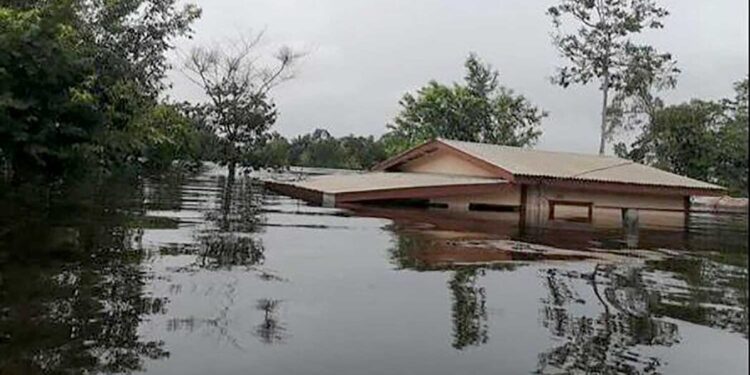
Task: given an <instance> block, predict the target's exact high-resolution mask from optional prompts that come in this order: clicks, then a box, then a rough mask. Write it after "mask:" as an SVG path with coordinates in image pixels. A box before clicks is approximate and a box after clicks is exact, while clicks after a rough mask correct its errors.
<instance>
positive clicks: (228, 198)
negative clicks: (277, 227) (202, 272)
mask: <svg viewBox="0 0 750 375" xmlns="http://www.w3.org/2000/svg"><path fill="white" fill-rule="evenodd" d="M218 184H219V186H220V187H221V195H220V202H219V204H217V209H215V210H209V211H208V212H207V213H206V219H207V220H208V221H209V222H212V223H213V224H214V225H215V228H212V229H208V230H205V231H201V232H199V233H198V235H197V237H198V243H199V246H200V249H199V257H198V261H197V264H198V266H199V267H202V268H207V269H218V268H227V267H233V266H245V267H252V266H255V265H260V264H262V263H263V260H264V259H265V255H264V253H265V248H264V247H263V243H262V242H261V241H260V239H258V238H257V237H256V236H255V235H257V234H258V233H259V232H260V231H261V229H262V224H263V222H264V218H263V216H262V204H263V194H262V193H261V191H260V190H261V187H260V185H259V183H258V182H255V181H253V180H251V179H248V178H240V179H239V180H235V178H234V177H231V176H230V177H228V178H224V177H222V178H220V179H219V181H218Z"/></svg>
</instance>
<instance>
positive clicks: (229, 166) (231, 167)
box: [227, 160, 237, 182]
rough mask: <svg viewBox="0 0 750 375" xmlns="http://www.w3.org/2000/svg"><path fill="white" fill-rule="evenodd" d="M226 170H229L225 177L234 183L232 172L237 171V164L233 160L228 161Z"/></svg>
mask: <svg viewBox="0 0 750 375" xmlns="http://www.w3.org/2000/svg"><path fill="white" fill-rule="evenodd" d="M227 169H228V170H229V172H228V173H227V174H228V176H227V177H228V178H229V180H231V181H232V182H234V173H235V172H234V171H235V170H236V169H237V162H235V161H234V160H230V161H229V164H227Z"/></svg>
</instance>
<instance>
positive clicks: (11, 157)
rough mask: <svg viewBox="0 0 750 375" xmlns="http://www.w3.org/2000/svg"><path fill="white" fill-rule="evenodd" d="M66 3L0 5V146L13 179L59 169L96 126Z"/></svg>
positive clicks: (87, 70)
mask: <svg viewBox="0 0 750 375" xmlns="http://www.w3.org/2000/svg"><path fill="white" fill-rule="evenodd" d="M72 17H73V14H72V9H71V8H70V7H66V6H59V7H58V6H56V7H48V8H44V9H34V10H28V11H19V10H13V9H5V8H0V149H2V150H3V152H2V154H3V155H4V156H5V157H6V158H7V159H8V162H9V164H10V168H11V170H12V171H13V172H15V174H16V176H15V177H18V174H19V173H29V172H31V171H32V170H36V169H37V168H45V169H47V170H48V171H50V172H52V173H56V172H59V171H60V170H61V169H62V165H63V163H66V162H67V161H68V159H70V158H72V157H73V156H74V155H75V154H76V152H77V151H78V148H79V147H80V146H81V145H83V144H85V143H86V142H89V141H90V140H91V139H92V138H93V136H94V132H95V131H96V129H97V127H99V125H100V119H99V116H98V114H97V113H96V109H95V105H96V98H95V97H94V96H93V94H92V93H91V91H90V90H89V88H88V87H87V85H86V80H87V77H89V76H90V75H92V74H93V73H94V69H93V67H92V66H91V65H90V64H88V62H87V60H86V58H85V52H84V51H82V50H81V48H79V47H77V43H76V42H77V39H79V38H80V34H79V33H78V31H77V30H76V29H75V28H74V27H73V25H72V24H71V23H70V22H69V21H70V19H71V18H72Z"/></svg>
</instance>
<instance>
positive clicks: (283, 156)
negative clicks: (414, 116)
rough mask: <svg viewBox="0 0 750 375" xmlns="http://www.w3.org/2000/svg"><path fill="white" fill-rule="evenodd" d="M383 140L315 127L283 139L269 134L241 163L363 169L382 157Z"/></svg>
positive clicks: (384, 154) (282, 166)
mask: <svg viewBox="0 0 750 375" xmlns="http://www.w3.org/2000/svg"><path fill="white" fill-rule="evenodd" d="M386 157H387V154H386V152H385V148H384V143H383V142H382V141H380V140H376V139H375V138H374V137H373V136H368V137H362V136H355V135H348V136H345V137H341V138H336V137H333V136H331V134H330V133H328V131H327V130H325V129H315V130H314V131H313V132H311V133H309V134H304V135H301V136H298V137H295V138H293V139H292V140H291V141H289V140H287V139H286V138H284V137H283V136H281V135H279V134H278V133H271V134H270V136H268V137H267V138H266V139H265V140H264V141H263V146H261V147H258V148H255V149H253V150H251V151H250V152H248V153H245V154H243V158H244V164H245V165H255V166H263V167H271V168H284V167H289V166H296V167H318V168H340V169H367V168H370V167H372V166H373V165H375V164H376V163H378V162H380V161H383V160H385V159H386Z"/></svg>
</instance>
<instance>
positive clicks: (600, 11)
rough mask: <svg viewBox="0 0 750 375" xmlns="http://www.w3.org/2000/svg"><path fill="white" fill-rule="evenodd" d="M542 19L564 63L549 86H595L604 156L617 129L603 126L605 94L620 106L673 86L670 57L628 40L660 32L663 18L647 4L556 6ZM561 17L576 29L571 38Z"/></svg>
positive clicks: (620, 1)
mask: <svg viewBox="0 0 750 375" xmlns="http://www.w3.org/2000/svg"><path fill="white" fill-rule="evenodd" d="M547 14H548V15H550V16H551V17H552V22H553V24H554V26H555V28H556V35H555V36H554V39H553V44H554V45H555V46H556V47H557V49H558V50H559V51H560V53H561V54H562V56H563V57H564V58H566V59H567V60H568V62H569V64H568V65H567V66H564V67H562V68H559V69H558V71H557V74H556V75H555V76H554V77H553V79H552V81H553V83H555V84H557V85H560V86H562V87H568V86H569V85H571V84H583V85H585V84H588V83H589V82H591V81H593V80H598V81H599V82H600V86H599V88H600V90H601V92H602V109H601V123H600V140H599V154H604V152H605V148H606V145H607V142H608V141H609V140H610V139H611V137H612V136H613V134H614V133H615V132H616V130H617V127H618V125H620V124H621V122H619V121H609V118H608V117H609V114H610V113H611V112H610V111H609V110H608V108H609V107H610V100H609V98H610V95H609V94H610V93H612V92H614V93H615V94H617V96H619V100H620V101H621V102H622V101H623V100H624V99H625V98H628V97H632V96H638V95H639V94H643V93H644V90H650V89H651V88H652V87H660V88H668V87H672V86H674V77H675V75H676V74H677V73H678V72H679V70H677V69H676V68H675V63H674V60H673V59H672V56H671V55H670V54H668V53H659V52H658V51H657V50H656V49H655V48H653V47H651V46H648V45H640V44H636V43H634V42H633V41H632V39H631V37H632V36H633V34H638V33H640V32H641V31H643V30H646V29H661V28H663V27H664V25H663V24H662V22H661V20H662V18H664V17H666V16H667V15H668V14H669V12H668V11H667V10H666V9H664V8H662V7H659V6H657V5H656V3H655V2H654V1H653V0H561V2H560V4H559V5H556V6H553V7H550V8H549V9H548V10H547ZM565 16H567V17H569V18H572V20H573V21H574V23H575V25H576V26H578V29H577V30H576V31H575V32H574V33H566V32H565V30H564V29H563V19H564V17H565ZM641 97H642V96H641Z"/></svg>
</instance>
